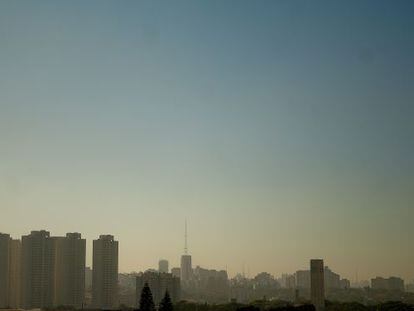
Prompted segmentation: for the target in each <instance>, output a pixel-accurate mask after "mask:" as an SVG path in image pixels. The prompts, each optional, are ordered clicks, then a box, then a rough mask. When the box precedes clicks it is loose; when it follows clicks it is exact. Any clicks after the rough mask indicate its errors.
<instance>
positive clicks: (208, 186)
mask: <svg viewBox="0 0 414 311" xmlns="http://www.w3.org/2000/svg"><path fill="white" fill-rule="evenodd" d="M413 12H414V2H413V1H359V0H355V1H319V2H317V1H253V0H251V1H221V0H220V1H195V0H188V1H161V2H159V1H111V2H109V1H66V2H63V1H0V212H1V213H0V231H3V232H7V233H10V234H12V236H13V237H16V238H17V237H20V236H21V235H22V234H26V233H28V232H30V230H36V229H37V230H38V229H48V230H50V231H51V233H52V234H53V235H63V234H65V233H66V232H72V231H79V232H81V233H82V234H83V236H84V237H86V238H87V239H88V243H87V246H88V258H87V262H88V264H90V263H91V256H90V254H91V248H92V239H94V238H96V237H97V236H98V235H99V234H106V233H109V234H113V235H115V237H116V239H117V240H119V241H120V270H121V271H132V270H136V271H140V270H144V269H147V268H150V267H156V265H157V262H158V259H159V258H161V257H165V258H167V259H169V261H170V266H176V265H178V263H179V256H180V255H181V254H182V252H183V246H184V238H183V235H184V219H185V217H187V219H188V227H189V250H190V253H191V254H192V255H193V263H194V264H195V265H197V264H199V265H202V266H205V267H210V268H217V269H224V268H225V267H226V266H227V267H228V270H229V273H230V274H231V275H234V274H235V273H236V272H240V271H241V270H242V267H243V263H244V264H245V267H246V268H245V269H246V272H247V271H248V270H249V271H250V274H251V275H254V274H256V273H258V272H261V271H268V272H270V273H273V274H275V275H279V274H281V273H282V272H294V271H295V270H297V269H302V268H306V267H307V266H308V263H309V259H310V258H312V257H322V258H324V259H325V262H326V264H327V265H329V266H330V267H331V268H332V269H333V270H334V271H336V272H339V273H340V274H341V275H342V276H344V277H348V278H350V279H354V278H355V273H356V271H358V273H359V278H360V279H363V278H369V277H372V276H375V275H383V276H389V275H397V276H402V277H404V278H407V279H409V280H411V279H413V278H414V247H413V239H414V225H413V223H414V138H413V137H414V18H413Z"/></svg>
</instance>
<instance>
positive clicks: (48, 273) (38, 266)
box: [21, 230, 55, 309]
mask: <svg viewBox="0 0 414 311" xmlns="http://www.w3.org/2000/svg"><path fill="white" fill-rule="evenodd" d="M21 258H22V266H21V269H22V270H21V275H22V279H21V289H22V292H21V294H22V296H21V307H23V308H25V309H33V308H44V307H51V306H53V301H54V294H55V291H54V260H55V256H54V247H53V241H52V239H51V238H50V234H49V232H48V231H44V230H41V231H32V232H31V233H30V234H29V235H26V236H22V253H21Z"/></svg>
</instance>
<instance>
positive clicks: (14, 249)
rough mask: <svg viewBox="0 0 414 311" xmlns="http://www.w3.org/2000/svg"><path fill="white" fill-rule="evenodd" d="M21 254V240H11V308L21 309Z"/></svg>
mask: <svg viewBox="0 0 414 311" xmlns="http://www.w3.org/2000/svg"><path fill="white" fill-rule="evenodd" d="M21 252H22V243H21V242H20V240H14V239H10V247H9V307H10V308H14V309H17V308H20V284H21V283H20V282H21V273H20V271H21Z"/></svg>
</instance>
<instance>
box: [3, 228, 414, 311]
mask: <svg viewBox="0 0 414 311" xmlns="http://www.w3.org/2000/svg"><path fill="white" fill-rule="evenodd" d="M185 240H187V230H185ZM92 253H93V254H92V255H93V258H92V262H93V265H92V269H91V268H89V267H85V257H86V240H85V239H83V238H82V237H81V234H80V233H67V234H66V235H65V236H51V235H50V233H49V232H48V231H46V230H40V231H32V232H31V233H30V234H28V235H24V236H22V239H21V241H20V240H14V239H12V238H11V237H10V235H9V234H0V308H6V307H12V308H25V309H32V308H45V307H57V306H71V307H74V308H78V309H80V308H82V307H83V308H96V309H115V308H118V307H119V306H120V305H121V304H122V305H125V306H130V307H137V306H138V298H139V295H140V291H141V289H142V287H143V286H144V284H145V283H148V285H149V287H150V289H151V291H152V293H153V297H154V301H155V304H156V305H157V304H158V303H159V302H160V300H161V299H162V298H163V296H164V294H165V292H166V291H168V292H169V294H170V296H171V299H172V301H173V302H174V303H177V302H178V301H180V300H181V299H184V300H191V301H198V302H206V303H212V304H215V303H226V302H229V301H237V302H240V303H249V302H251V301H255V300H258V299H259V300H260V299H263V298H264V297H266V298H267V299H282V300H286V301H292V302H294V303H298V304H301V303H306V302H309V301H311V302H312V304H314V305H315V307H316V309H317V310H323V309H324V306H325V298H328V299H329V298H330V297H335V299H338V297H339V298H341V297H343V299H345V300H346V299H351V298H350V297H358V296H353V295H356V294H358V295H362V297H364V296H363V295H365V296H366V297H367V298H366V299H373V298H371V297H374V299H375V295H374V296H372V295H373V294H375V293H379V294H380V295H384V294H383V293H390V294H389V295H388V294H386V295H388V296H385V297H390V299H391V298H392V299H394V300H398V297H401V295H402V294H401V293H404V290H405V288H404V280H402V279H401V278H397V277H389V278H381V277H376V278H373V279H372V280H371V286H370V288H371V291H365V290H364V289H351V286H350V281H349V280H347V279H343V278H341V277H340V275H339V274H338V273H335V272H334V271H332V270H331V269H330V268H329V267H328V266H324V261H323V260H322V259H312V260H311V261H310V267H309V270H297V271H296V272H295V273H293V274H283V275H282V276H281V277H280V278H275V277H274V276H272V275H271V274H270V273H267V272H261V273H258V274H257V275H256V276H254V277H252V278H249V277H246V276H245V275H244V274H238V275H236V276H235V277H233V278H229V276H228V274H227V271H226V270H215V269H206V268H203V267H200V266H196V267H195V268H193V267H192V257H191V255H189V254H188V246H187V241H185V248H184V254H183V255H182V256H181V268H179V267H173V268H172V269H171V271H169V267H168V261H167V260H166V259H161V260H159V262H158V269H157V270H155V269H154V270H152V269H150V270H147V271H144V272H140V273H135V272H134V273H122V274H120V273H119V272H118V269H119V267H118V265H119V262H118V256H119V242H118V241H116V240H115V238H114V236H112V235H100V236H99V238H98V239H96V240H94V241H93V252H92ZM410 286H411V285H410ZM410 286H407V289H410V288H411V287H410ZM355 290H356V291H357V292H355ZM413 291H414V290H413ZM381 293H382V294H381ZM369 295H371V296H369ZM364 299H365V298H364Z"/></svg>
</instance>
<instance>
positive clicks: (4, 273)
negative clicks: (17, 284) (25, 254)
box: [0, 233, 10, 308]
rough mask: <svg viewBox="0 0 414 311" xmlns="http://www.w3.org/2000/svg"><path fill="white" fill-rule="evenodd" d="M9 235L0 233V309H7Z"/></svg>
mask: <svg viewBox="0 0 414 311" xmlns="http://www.w3.org/2000/svg"><path fill="white" fill-rule="evenodd" d="M9 252H10V235H9V234H5V233H0V308H7V307H9Z"/></svg>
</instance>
